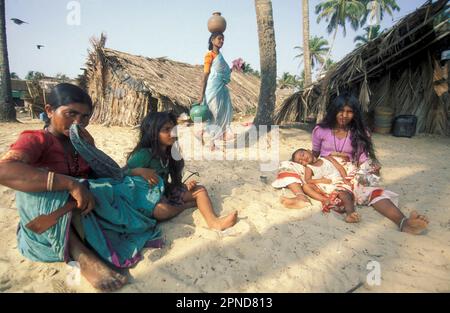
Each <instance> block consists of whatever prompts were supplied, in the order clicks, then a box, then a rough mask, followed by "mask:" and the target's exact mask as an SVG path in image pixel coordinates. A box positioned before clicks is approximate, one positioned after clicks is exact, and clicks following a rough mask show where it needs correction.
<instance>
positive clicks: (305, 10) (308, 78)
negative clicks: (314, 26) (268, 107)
mask: <svg viewBox="0 0 450 313" xmlns="http://www.w3.org/2000/svg"><path fill="white" fill-rule="evenodd" d="M302 18H303V52H304V55H305V57H304V58H303V65H304V69H305V81H304V82H305V85H306V86H308V85H310V84H311V83H312V75H311V67H312V64H311V51H310V47H309V43H310V38H309V1H308V0H302Z"/></svg>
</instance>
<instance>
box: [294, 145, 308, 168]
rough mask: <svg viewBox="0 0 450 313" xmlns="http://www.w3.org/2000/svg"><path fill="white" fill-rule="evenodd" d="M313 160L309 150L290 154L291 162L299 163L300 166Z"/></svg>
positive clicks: (300, 150)
mask: <svg viewBox="0 0 450 313" xmlns="http://www.w3.org/2000/svg"><path fill="white" fill-rule="evenodd" d="M313 160H314V156H313V154H312V152H311V151H310V150H306V149H302V148H300V149H297V150H295V151H294V153H292V157H291V161H292V162H295V163H299V164H301V165H307V164H311V163H312V162H313Z"/></svg>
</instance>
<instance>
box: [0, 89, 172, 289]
mask: <svg viewBox="0 0 450 313" xmlns="http://www.w3.org/2000/svg"><path fill="white" fill-rule="evenodd" d="M45 110H46V113H47V114H48V117H49V119H50V120H49V122H48V125H46V127H45V128H44V129H43V130H34V131H24V132H23V133H22V134H21V135H20V136H19V139H18V140H17V141H16V142H15V143H14V144H13V145H11V148H10V150H9V151H8V152H7V153H6V155H4V156H3V157H2V158H1V160H0V184H2V185H4V186H7V187H9V188H12V189H15V190H16V191H17V192H16V205H17V208H18V212H19V216H20V222H19V227H18V231H17V240H18V249H19V251H20V252H21V253H22V254H23V255H24V256H25V257H27V258H28V259H30V260H33V261H40V262H62V261H65V262H68V261H70V260H75V261H77V262H78V263H79V265H80V270H81V274H82V275H83V276H84V277H85V278H86V279H87V280H88V281H89V282H90V283H91V284H92V285H93V286H94V287H95V288H97V289H100V290H103V291H113V290H116V289H118V288H120V287H122V286H123V285H124V284H125V283H126V282H127V277H126V276H125V275H123V274H121V273H119V272H118V271H117V270H113V269H111V267H113V268H115V269H119V268H129V267H131V266H134V265H135V264H136V263H137V262H138V261H139V260H140V259H141V258H142V256H141V254H140V252H141V250H142V249H143V248H144V247H149V246H152V247H155V246H159V245H160V243H161V233H160V230H159V229H158V227H157V225H156V224H157V220H162V219H164V218H165V217H164V215H161V214H158V213H159V211H158V210H160V207H159V205H158V202H159V201H160V197H161V195H162V193H163V191H164V187H163V182H162V180H161V179H160V180H159V182H158V183H156V184H152V185H150V184H149V182H147V181H146V180H145V179H143V178H142V177H141V176H126V177H122V176H120V175H119V176H118V175H116V176H115V178H98V176H99V173H100V172H101V171H96V170H95V168H96V167H97V168H101V167H103V169H104V168H105V163H107V162H105V161H107V157H106V156H105V157H103V158H101V159H100V160H95V158H92V156H93V155H95V151H98V150H97V149H96V148H95V147H94V146H93V139H92V137H90V135H89V133H87V131H85V130H84V127H86V126H87V125H88V123H89V119H90V117H91V113H92V101H91V98H90V97H89V95H87V94H86V93H85V92H84V91H83V90H82V89H80V88H79V87H77V86H75V85H71V84H59V85H57V86H56V87H55V88H54V89H53V91H52V93H51V95H50V97H49V104H47V105H45ZM73 124H76V125H77V126H73ZM74 128H77V129H79V130H80V132H81V135H82V136H81V137H82V138H81V140H80V138H78V140H75V139H73V138H72V135H73V134H72V131H73V129H74ZM69 134H70V137H69ZM72 139H73V140H72ZM85 141H86V142H88V143H90V145H89V144H84V145H83V142H85ZM80 143H81V144H80ZM93 151H94V152H93ZM96 162H97V163H99V164H97V165H95V163H96ZM114 164H115V162H114ZM115 165H117V164H115ZM119 170H120V168H119ZM145 170H146V169H142V171H145ZM103 172H104V171H103ZM93 175H96V177H97V178H96V179H91V177H92V176H93ZM110 177H114V175H111V176H110ZM117 177H120V179H118V178H117ZM61 207H71V208H73V210H71V211H69V212H68V213H67V214H64V215H62V216H61V217H60V218H59V219H57V221H56V224H54V225H53V226H51V227H50V228H45V229H44V230H43V232H36V230H33V228H32V227H30V225H29V224H28V223H29V222H31V221H35V218H36V217H38V216H41V215H48V214H50V213H52V212H55V211H56V210H57V209H58V208H61ZM108 265H109V266H108Z"/></svg>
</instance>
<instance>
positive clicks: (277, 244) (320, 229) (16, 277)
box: [0, 121, 450, 292]
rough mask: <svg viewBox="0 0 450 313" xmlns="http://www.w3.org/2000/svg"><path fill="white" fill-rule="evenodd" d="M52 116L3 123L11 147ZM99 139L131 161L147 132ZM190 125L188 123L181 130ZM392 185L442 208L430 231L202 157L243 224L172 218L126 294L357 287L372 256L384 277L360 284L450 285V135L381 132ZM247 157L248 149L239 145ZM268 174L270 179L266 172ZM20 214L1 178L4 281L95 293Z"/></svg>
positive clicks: (219, 204) (1, 284)
mask: <svg viewBox="0 0 450 313" xmlns="http://www.w3.org/2000/svg"><path fill="white" fill-rule="evenodd" d="M39 128H42V124H41V123H39V122H37V121H34V122H26V123H24V124H7V123H3V124H0V154H3V153H4V152H5V151H6V150H7V148H8V146H9V145H10V144H11V143H12V142H13V141H14V140H15V139H16V138H17V136H18V134H19V133H20V132H21V131H22V130H25V129H39ZM88 130H89V131H90V132H91V133H92V134H93V136H94V138H95V139H96V144H97V146H98V147H99V148H101V149H102V150H103V151H105V152H106V153H108V154H109V155H110V156H111V157H113V158H114V159H115V160H116V161H117V162H118V163H119V164H120V165H123V164H124V162H125V154H126V153H127V152H128V151H129V150H130V149H131V147H132V146H133V144H134V140H135V138H136V136H137V131H136V130H133V129H131V128H122V127H109V128H106V127H102V126H99V125H91V126H89V127H88ZM280 131H281V132H280V151H279V156H280V160H284V159H287V158H288V157H289V156H290V153H291V152H292V151H293V150H294V149H295V148H298V147H308V148H309V147H310V134H309V133H308V132H306V131H303V130H300V129H294V128H289V129H281V130H280ZM181 133H182V132H181ZM374 141H375V145H376V148H377V151H378V155H379V158H380V160H381V162H382V164H383V171H382V173H383V179H384V183H385V185H386V186H387V187H388V188H389V189H391V190H393V191H395V192H397V193H398V194H400V205H401V208H402V210H403V211H404V212H405V213H409V212H410V211H411V210H413V209H417V210H421V211H422V212H424V213H425V214H427V215H428V216H429V217H430V220H431V223H430V225H429V231H428V232H427V233H426V234H425V235H423V236H412V235H408V234H404V233H400V232H398V230H397V228H396V227H395V225H394V224H393V223H391V222H390V221H389V220H387V219H386V218H384V217H382V216H381V215H379V214H378V213H376V212H375V211H374V210H373V209H372V208H370V207H362V208H360V211H359V212H360V213H361V214H362V222H361V223H359V224H357V225H354V224H352V225H350V224H346V223H344V222H343V221H342V220H341V219H340V218H339V217H337V216H335V215H333V214H331V215H328V216H326V215H323V214H322V213H321V212H320V208H319V205H318V203H317V202H315V204H314V205H313V206H311V207H308V208H305V209H302V210H289V209H285V208H283V207H282V205H281V204H280V203H279V200H278V199H279V196H280V195H281V192H280V191H277V190H274V189H273V188H272V187H271V186H270V182H271V181H272V180H273V178H274V177H275V175H276V171H271V172H267V173H264V172H261V171H260V163H259V162H258V161H256V160H249V157H248V156H246V154H245V153H242V154H241V158H242V160H234V161H226V160H223V161H214V160H210V161H193V160H190V161H188V162H187V169H189V170H192V171H198V172H199V173H200V178H199V181H200V182H201V183H202V184H204V185H205V186H206V187H207V188H208V190H209V192H210V194H211V197H212V200H213V203H214V206H215V208H216V211H217V212H220V213H221V214H225V213H227V212H230V211H232V210H235V209H236V210H238V211H239V222H238V223H237V224H236V226H235V227H233V228H232V229H230V230H229V231H225V232H216V231H212V230H209V229H208V228H207V227H206V223H205V221H204V220H203V218H202V217H201V215H200V212H199V211H198V210H196V209H191V210H186V211H184V212H183V213H181V214H180V215H179V216H177V217H176V218H174V219H173V220H171V221H169V222H166V223H163V224H162V225H161V226H162V229H163V233H164V237H165V242H166V246H165V247H164V248H163V249H150V250H146V251H145V252H144V260H143V261H142V262H140V263H139V264H138V265H137V266H136V267H135V268H133V269H131V270H130V273H131V275H132V279H131V283H130V284H128V285H127V286H126V287H125V288H123V289H122V290H121V291H122V292H318V291H325V292H345V291H347V290H349V289H351V288H352V287H354V286H356V285H358V283H359V282H361V281H362V282H366V276H367V275H368V273H369V272H370V270H368V269H367V265H368V263H369V262H370V261H377V262H379V264H380V265H381V285H380V286H369V285H368V284H367V283H365V284H364V285H363V286H361V287H360V288H358V289H357V290H356V292H401V291H405V292H422V291H428V292H442V291H447V292H448V291H450V158H449V156H450V137H438V136H429V135H420V136H416V137H414V138H411V139H408V138H395V137H392V136H384V135H377V134H375V135H374ZM238 155H239V152H238ZM261 175H266V176H267V177H268V183H265V182H264V181H262V180H261V179H260V176H261ZM17 223H18V215H17V212H16V209H15V206H14V192H13V191H12V190H10V189H8V188H6V187H3V186H0V238H2V240H1V241H0V291H1V292H94V291H95V290H94V289H93V288H92V287H90V285H89V284H88V283H87V282H86V281H85V280H84V279H82V280H81V282H80V284H77V283H76V282H77V281H76V276H74V275H73V274H74V272H75V270H74V269H73V268H71V267H69V266H67V265H66V264H63V263H53V264H44V263H34V262H31V261H28V260H27V259H25V258H24V257H23V256H22V255H20V253H19V252H18V250H17V248H16V246H17V245H16V235H15V232H16V227H17Z"/></svg>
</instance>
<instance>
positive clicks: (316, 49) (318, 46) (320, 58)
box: [294, 36, 330, 85]
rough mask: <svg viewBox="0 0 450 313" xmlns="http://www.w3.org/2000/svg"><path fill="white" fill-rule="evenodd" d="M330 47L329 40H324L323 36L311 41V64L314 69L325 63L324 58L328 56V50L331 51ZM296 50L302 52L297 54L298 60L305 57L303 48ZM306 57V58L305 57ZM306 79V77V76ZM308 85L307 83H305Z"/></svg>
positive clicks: (315, 37)
mask: <svg viewBox="0 0 450 313" xmlns="http://www.w3.org/2000/svg"><path fill="white" fill-rule="evenodd" d="M327 46H328V40H326V39H324V38H323V37H322V36H320V37H317V36H314V37H313V38H310V39H309V47H310V64H311V65H312V67H313V68H315V67H316V65H317V64H323V62H324V61H325V59H324V56H325V55H326V54H327V52H328V50H330V48H329V47H327ZM294 49H298V50H300V53H299V54H297V55H296V56H295V57H296V58H301V57H303V56H304V49H303V47H299V46H296V47H294ZM305 57H306V56H305ZM305 74H306V70H305ZM305 79H306V75H305ZM305 85H306V82H305Z"/></svg>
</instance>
